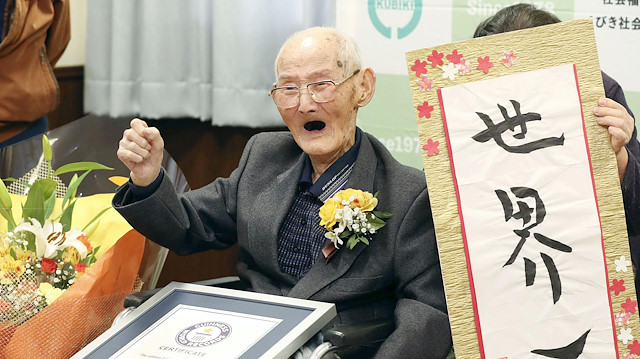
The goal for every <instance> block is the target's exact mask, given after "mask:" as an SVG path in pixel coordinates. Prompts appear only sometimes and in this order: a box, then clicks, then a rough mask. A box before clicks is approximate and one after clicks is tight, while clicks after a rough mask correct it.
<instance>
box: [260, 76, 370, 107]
mask: <svg viewBox="0 0 640 359" xmlns="http://www.w3.org/2000/svg"><path fill="white" fill-rule="evenodd" d="M358 72H360V69H357V70H355V71H354V72H353V73H352V74H351V75H349V76H347V78H345V79H344V80H342V81H340V82H334V81H332V80H324V81H316V82H312V83H309V84H307V86H305V87H303V88H299V87H298V86H282V87H275V88H272V89H271V90H270V91H269V96H271V98H273V102H275V103H276V106H278V107H280V108H292V107H296V106H298V104H299V103H300V96H301V95H302V90H303V89H304V88H306V89H307V92H308V93H309V95H311V98H312V99H313V101H315V102H317V103H324V102H329V101H333V100H334V99H335V98H336V89H337V88H338V86H340V85H342V84H343V83H345V82H347V80H349V79H350V78H351V77H353V75H355V74H357V73H358Z"/></svg>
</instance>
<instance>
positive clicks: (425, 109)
mask: <svg viewBox="0 0 640 359" xmlns="http://www.w3.org/2000/svg"><path fill="white" fill-rule="evenodd" d="M417 109H418V111H419V113H418V117H426V118H431V111H433V106H429V102H428V101H425V102H423V103H422V105H418V107H417Z"/></svg>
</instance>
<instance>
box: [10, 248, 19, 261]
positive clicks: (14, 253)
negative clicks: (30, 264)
mask: <svg viewBox="0 0 640 359" xmlns="http://www.w3.org/2000/svg"><path fill="white" fill-rule="evenodd" d="M9 254H11V258H13V260H18V255H17V254H16V251H15V249H13V247H11V248H10V249H9Z"/></svg>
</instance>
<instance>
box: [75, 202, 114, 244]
mask: <svg viewBox="0 0 640 359" xmlns="http://www.w3.org/2000/svg"><path fill="white" fill-rule="evenodd" d="M111 208H113V207H111V206H109V207H106V208H105V209H103V210H102V211H100V213H98V214H96V215H95V217H93V218H92V219H91V220H90V221H89V223H87V225H86V226H84V228H83V229H82V232H84V234H86V235H87V237H90V235H89V233H87V231H89V226H90V225H91V224H92V223H93V222H95V221H97V220H98V218H100V217H101V216H102V215H103V214H104V212H106V211H108V210H110V209H111ZM98 222H99V221H98ZM96 226H97V224H96ZM85 230H87V231H85ZM93 230H95V228H94V229H93Z"/></svg>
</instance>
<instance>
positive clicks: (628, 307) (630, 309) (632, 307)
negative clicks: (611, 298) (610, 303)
mask: <svg viewBox="0 0 640 359" xmlns="http://www.w3.org/2000/svg"><path fill="white" fill-rule="evenodd" d="M636 304H638V302H636V301H635V300H631V298H627V301H626V302H624V303H622V304H620V306H621V307H622V309H624V311H625V312H627V313H635V312H636Z"/></svg>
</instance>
